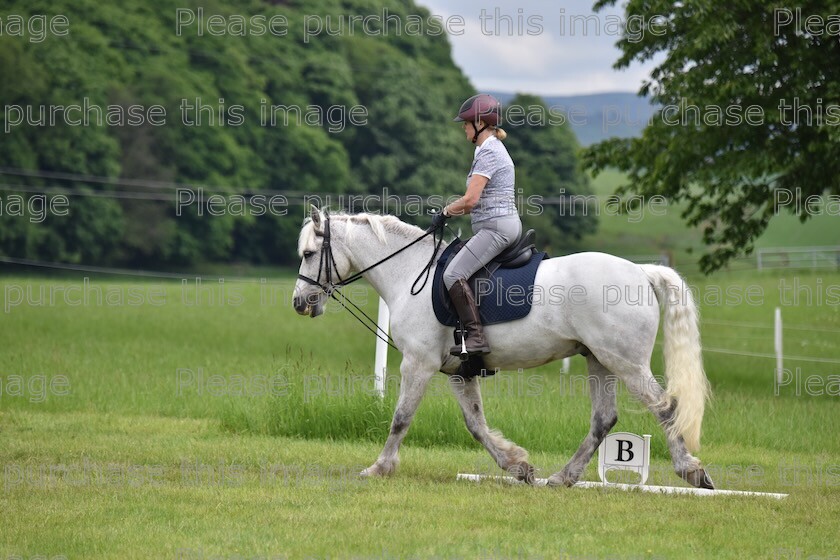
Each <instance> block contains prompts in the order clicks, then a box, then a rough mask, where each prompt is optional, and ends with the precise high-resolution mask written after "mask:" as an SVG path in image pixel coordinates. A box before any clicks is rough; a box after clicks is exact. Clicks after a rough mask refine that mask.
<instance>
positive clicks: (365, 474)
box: [359, 463, 394, 478]
mask: <svg viewBox="0 0 840 560" xmlns="http://www.w3.org/2000/svg"><path fill="white" fill-rule="evenodd" d="M392 472H394V467H391V468H386V467H383V466H382V465H380V464H379V463H374V464H372V465H371V466H369V467H368V468H366V469H365V470H363V471H362V472H360V473H359V476H360V477H362V478H374V477H385V476H388V475H389V474H391V473H392Z"/></svg>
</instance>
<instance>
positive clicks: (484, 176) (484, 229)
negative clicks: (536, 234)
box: [433, 94, 522, 356]
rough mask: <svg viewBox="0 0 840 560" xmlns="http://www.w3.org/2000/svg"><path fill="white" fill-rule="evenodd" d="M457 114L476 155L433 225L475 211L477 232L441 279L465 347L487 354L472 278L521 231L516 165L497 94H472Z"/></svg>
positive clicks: (454, 349)
mask: <svg viewBox="0 0 840 560" xmlns="http://www.w3.org/2000/svg"><path fill="white" fill-rule="evenodd" d="M454 120H455V121H456V122H463V123H464V132H465V134H466V137H467V140H470V141H471V142H472V143H473V144H475V145H476V148H475V156H474V159H473V162H472V167H471V168H470V172H469V174H468V175H467V192H466V194H464V196H462V197H461V198H459V199H458V200H456V201H455V202H452V203H451V204H448V205H447V206H446V207H444V209H443V210H442V211H441V212H440V213H439V214H437V215H436V216H435V218H434V221H433V225H435V226H438V225H442V224H443V222H445V220H446V219H447V218H449V217H451V216H461V215H463V214H470V215H471V221H472V230H473V236H472V237H471V238H470V239H469V240H468V241H467V243H466V245H465V246H464V247H463V248H462V249H461V250H460V251H459V252H458V253H457V254H456V255H455V257H453V258H452V260H451V261H450V263H449V265H448V266H447V268H446V271H445V272H444V274H443V282H444V284H445V285H446V289H447V290H448V291H449V296H450V297H451V298H452V303H453V305H454V306H455V309H456V311H457V313H458V318H459V319H460V321H461V328H462V330H463V331H464V332H465V333H466V348H467V352H468V353H469V354H489V353H490V347H489V345H488V344H487V340H486V339H485V337H484V330H483V328H482V325H481V319H480V317H479V314H478V307H477V306H476V302H475V296H474V294H473V292H472V289H471V288H470V285H469V283H468V280H469V279H470V277H471V276H472V275H473V274H475V273H476V272H477V271H478V270H479V269H480V268H481V267H483V266H485V265H486V264H488V263H489V262H490V261H492V260H493V258H494V257H496V256H497V255H498V254H499V253H501V252H502V251H503V250H505V249H506V248H508V247H509V246H511V245H512V244H514V243H515V242H516V241H517V240H518V239H519V236H520V234H521V233H522V222H521V221H520V219H519V213H518V212H517V210H516V200H515V194H514V166H513V160H511V158H510V155H509V154H508V151H507V149H506V148H505V146H504V144H502V140H504V139H505V137H506V136H507V133H505V131H504V130H502V129H501V128H499V124H500V123H501V107H500V104H499V102H498V101H497V100H496V99H495V98H494V97H493V96H491V95H487V94H479V95H474V96H472V97H470V98H469V99H467V100H466V101H464V103H463V104H462V105H461V109H460V111H458V116H457V117H455V119H454ZM450 353H451V354H452V355H453V356H457V355H459V354H460V353H461V346H460V345H456V346H453V347H452V349H451V350H450Z"/></svg>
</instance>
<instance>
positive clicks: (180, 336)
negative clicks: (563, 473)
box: [0, 271, 840, 559]
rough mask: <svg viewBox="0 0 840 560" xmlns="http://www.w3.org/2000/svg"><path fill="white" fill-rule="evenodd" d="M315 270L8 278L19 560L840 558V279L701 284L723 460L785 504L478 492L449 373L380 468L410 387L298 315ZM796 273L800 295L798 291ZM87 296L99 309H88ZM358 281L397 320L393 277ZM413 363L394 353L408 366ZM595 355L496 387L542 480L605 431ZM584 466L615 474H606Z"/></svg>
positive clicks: (346, 323) (6, 406) (6, 425)
mask: <svg viewBox="0 0 840 560" xmlns="http://www.w3.org/2000/svg"><path fill="white" fill-rule="evenodd" d="M292 278H293V276H292V275H291V274H289V275H287V276H275V277H273V278H272V279H271V280H270V281H267V282H265V283H258V282H251V283H244V282H243V283H238V282H232V281H228V282H226V283H225V285H224V291H222V288H221V287H220V285H219V284H216V283H213V282H208V281H205V282H204V284H203V285H202V286H201V287H197V286H196V285H195V283H194V282H188V283H187V284H186V285H181V284H179V283H177V282H174V281H162V282H154V281H143V282H138V281H133V280H131V281H128V280H124V281H115V280H113V279H112V278H104V277H92V278H90V279H89V281H88V283H87V284H84V283H83V282H82V280H80V279H79V278H77V277H61V278H49V279H47V278H33V277H6V278H4V279H3V296H4V299H3V307H4V315H5V317H4V318H3V321H2V327H0V331H2V337H3V341H4V345H3V348H2V350H0V364H2V371H0V374H1V375H2V378H0V379H2V383H3V387H2V389H3V393H2V395H0V434H2V436H0V437H2V442H3V445H2V448H1V449H0V462H2V463H3V469H4V470H3V476H4V478H3V491H2V493H1V494H0V506H2V507H0V511H2V514H0V515H2V518H0V524H2V527H3V530H2V538H0V558H8V557H16V556H21V557H24V558H32V557H36V556H37V555H44V556H46V557H50V558H51V557H55V556H59V555H64V556H66V557H67V558H80V557H88V556H93V557H109V558H140V557H148V556H154V557H158V558H160V557H163V558H168V557H174V558H202V559H203V558H211V557H212V558H253V557H290V558H299V557H319V558H324V557H376V558H391V557H412V556H414V557H429V556H437V557H464V558H503V557H504V558H519V557H534V556H536V557H545V558H564V557H566V558H578V557H587V558H590V557H595V558H602V557H616V556H618V557H640V558H672V557H680V558H683V557H701V558H702V557H706V558H721V557H724V558H744V557H779V558H792V557H795V556H793V555H794V554H796V553H797V551H798V553H800V554H801V555H802V556H801V557H803V558H804V557H807V556H817V557H820V558H825V557H829V556H830V555H837V554H838V552H840V534H838V532H837V527H836V523H837V519H838V518H840V517H838V516H840V500H838V498H840V438H838V437H837V432H838V428H840V417H839V416H838V412H840V409H838V401H840V396H838V395H837V391H838V388H837V384H836V383H835V385H834V386H833V387H834V388H832V385H831V383H832V380H833V379H834V377H832V376H837V375H838V374H840V364H837V363H836V361H837V360H838V359H840V352H838V345H837V342H836V341H837V337H838V334H840V306H838V305H837V303H836V302H835V303H833V304H832V303H831V302H830V301H829V298H830V297H831V295H832V294H835V292H834V291H832V290H840V273H837V272H807V271H802V272H796V273H794V272H786V273H780V272H763V273H758V272H756V271H752V272H747V271H738V272H730V273H720V274H718V275H715V276H713V277H711V278H697V277H690V282H691V284H692V286H693V287H694V289H695V290H696V293H697V295H698V296H699V300H700V302H701V312H702V316H703V321H704V322H703V330H702V334H703V339H704V344H705V346H706V348H707V349H708V350H707V352H706V353H705V363H706V369H707V372H708V375H709V378H710V380H711V382H712V385H713V388H714V400H713V403H712V406H711V408H710V410H709V412H708V414H707V416H706V421H705V424H704V430H705V432H704V449H703V450H702V451H701V452H700V454H699V456H700V457H701V458H702V459H703V460H704V461H705V463H706V464H707V465H709V469H710V471H711V473H712V474H713V476H714V477H715V478H716V482H717V484H718V486H719V487H721V488H734V489H744V490H764V491H776V492H787V493H790V497H789V498H788V499H786V500H784V501H781V502H777V501H775V500H768V499H754V498H753V499H749V498H732V497H726V498H724V497H716V498H712V499H702V498H696V497H673V496H654V495H639V494H624V493H616V492H602V491H596V490H588V491H587V490H578V489H573V490H557V489H546V488H522V487H516V488H512V487H506V486H500V485H497V484H494V483H484V484H482V485H479V486H475V485H473V484H471V483H465V482H456V481H455V480H454V477H455V473H456V472H458V471H461V472H476V471H477V472H488V473H494V474H495V473H497V472H498V469H496V468H495V467H494V465H492V464H491V461H490V458H489V456H488V455H487V454H486V452H485V451H484V450H483V449H482V448H481V447H480V446H479V445H478V444H477V443H475V442H474V441H473V440H472V439H471V437H470V436H469V434H468V433H467V431H466V429H465V428H464V426H463V421H462V419H461V416H460V411H459V410H458V407H457V404H456V402H455V399H454V398H453V397H451V396H450V394H449V389H448V387H447V385H446V383H445V380H444V379H443V378H442V376H441V378H440V379H436V380H434V382H433V384H432V386H431V387H430V389H429V393H428V395H427V398H426V400H425V401H424V402H423V404H422V405H421V407H420V410H419V412H418V416H417V418H416V420H415V423H414V424H413V425H412V428H411V430H410V432H409V435H408V437H407V439H406V444H405V445H404V447H403V452H402V454H401V457H402V464H401V467H400V469H399V470H398V472H397V474H396V475H395V476H394V477H392V478H390V479H387V480H373V481H367V480H364V481H363V480H359V479H357V478H356V476H355V474H356V472H357V471H358V470H360V469H361V468H363V467H365V466H367V465H369V464H370V463H372V462H373V460H374V459H375V458H376V456H377V454H378V453H379V451H380V449H381V445H382V443H383V442H384V439H385V434H386V433H387V429H388V423H389V421H390V416H391V413H392V410H393V406H394V402H395V395H396V390H397V380H396V377H395V376H393V377H390V378H389V383H388V394H387V396H386V398H385V399H384V400H382V401H380V400H379V399H378V398H377V397H375V396H374V395H373V391H372V386H371V379H372V375H371V371H370V370H371V368H372V361H373V360H372V357H373V343H374V339H373V337H372V336H371V335H370V333H368V332H367V331H366V330H364V329H362V328H361V327H360V326H359V325H357V324H356V323H355V321H354V320H353V319H352V318H351V317H349V316H348V315H346V314H344V313H343V312H342V311H340V309H339V308H337V307H335V306H332V307H330V308H328V313H327V314H326V315H325V316H324V317H321V318H319V319H317V320H310V319H308V318H301V317H298V316H297V315H295V314H294V312H293V310H292V309H291V306H290V303H289V299H290V294H291V287H292V285H293V280H292ZM783 282H784V283H783ZM794 282H796V284H795V285H796V287H797V290H798V291H796V292H795V294H796V297H794V292H793V291H792V289H791V290H786V289H784V288H785V286H793V285H794ZM74 286H75V287H78V288H80V289H85V290H87V291H88V294H89V297H90V298H91V302H89V304H88V305H80V306H72V305H67V304H66V303H64V300H63V295H62V294H64V293H67V292H66V290H67V289H68V288H72V287H74ZM780 287H781V288H782V291H783V292H784V293H782V294H780ZM833 287H835V288H833ZM748 288H749V292H750V297H751V298H752V299H751V301H746V300H745V298H744V295H745V294H746V293H747V289H748ZM72 293H74V294H78V293H80V292H78V291H77V292H72ZM98 293H101V294H102V297H103V300H102V303H101V304H100V303H98V302H97V301H96V297H97V295H96V294H98ZM50 294H52V296H53V301H52V302H51V301H50V299H49V297H50ZM739 294H740V296H739ZM836 294H838V295H840V292H836ZM354 295H355V299H357V300H359V301H361V302H366V307H367V309H368V310H369V311H370V312H374V311H375V309H376V297H375V294H373V292H372V291H369V290H368V289H367V288H365V287H361V288H359V289H358V291H357V292H356V293H355V294H354ZM782 296H784V298H783V299H782ZM739 297H740V301H739ZM131 298H134V300H136V301H134V303H137V305H130V304H129V303H130V302H131V301H133V300H132V299H131ZM809 298H810V299H809ZM835 299H836V298H835ZM832 301H833V300H832ZM776 306H781V307H782V310H783V316H784V319H785V325H786V331H785V353H786V354H787V355H790V356H799V357H800V358H815V359H820V360H826V361H824V362H813V361H806V360H802V359H800V360H794V359H791V358H788V360H787V361H786V363H785V367H786V368H790V369H791V371H795V369H796V368H799V370H800V373H801V377H802V379H803V381H802V382H801V383H800V384H799V386H797V385H796V384H794V383H791V384H789V385H786V386H783V387H779V388H775V387H774V383H773V367H774V361H773V360H772V359H769V358H767V357H764V355H770V354H772V348H773V331H772V328H770V327H771V326H772V316H773V309H774V308H775V307H776ZM335 333H341V336H338V337H336V336H335ZM724 352H727V353H724ZM729 352H736V354H732V353H729ZM739 354H759V356H756V355H739ZM398 360H399V357H398V356H397V355H395V353H393V352H392V353H391V356H390V360H389V368H390V371H397V365H398ZM832 360H833V361H834V363H832V362H831V361H832ZM583 367H584V364H583V361H582V360H581V359H579V358H575V359H573V360H572V368H571V371H570V372H569V373H566V374H561V373H560V372H559V366H558V364H550V365H547V366H543V367H541V368H536V369H533V370H528V371H525V372H519V373H517V372H502V373H500V374H499V375H497V376H496V378H491V379H487V380H484V381H482V383H483V391H484V395H485V405H486V410H487V415H488V420H489V422H490V424H491V426H493V427H496V428H499V429H501V430H502V431H503V432H504V433H505V434H506V435H507V436H509V437H510V438H511V439H513V440H514V441H516V442H517V443H519V444H521V445H523V446H524V447H525V448H527V449H528V450H529V451H530V452H531V456H532V462H533V463H534V464H535V466H537V467H538V468H539V469H540V474H541V475H548V474H550V473H552V472H554V471H556V470H559V469H560V468H561V467H562V465H563V464H564V463H565V461H567V460H568V458H569V457H570V456H571V454H572V453H573V452H574V451H575V449H576V448H577V446H578V444H579V442H580V440H581V439H582V437H583V436H584V435H585V433H586V431H587V429H588V411H589V399H588V395H587V391H586V390H585V389H584V388H583V383H582V381H583V375H584V369H583ZM654 371H655V372H656V373H660V372H661V360H660V357H659V356H658V353H657V355H655V360H654ZM62 376H63V377H62ZM806 379H807V380H809V381H808V383H810V385H809V388H808V389H806V387H805V381H804V380H806ZM16 383H17V384H16ZM21 383H22V385H21ZM50 384H52V385H50ZM776 389H778V390H776ZM819 389H821V392H822V394H815V393H818V392H820V391H819ZM832 391H833V392H832ZM776 392H778V395H776V394H775V393H776ZM65 393H66V394H65ZM619 410H620V413H619V416H620V418H619V424H618V425H617V426H616V428H615V430H626V431H631V432H636V433H650V434H652V435H653V445H652V461H653V467H654V469H653V470H654V472H653V475H652V482H653V483H661V484H668V485H678V484H681V481H679V479H678V478H677V477H676V476H675V475H674V474H673V473H672V472H671V470H670V466H669V460H668V456H667V451H666V448H665V444H664V437H663V436H662V433H661V431H660V430H659V429H658V427H657V426H656V425H655V423H654V422H653V419H652V418H651V416H650V415H649V414H648V413H647V412H646V411H644V410H643V409H642V407H641V406H640V405H639V404H638V403H636V402H634V401H632V400H631V399H629V398H627V395H625V394H622V395H620V409H619ZM584 478H586V479H589V480H595V479H597V475H596V473H595V469H594V464H593V465H590V468H589V470H588V471H587V473H586V475H585V477H584Z"/></svg>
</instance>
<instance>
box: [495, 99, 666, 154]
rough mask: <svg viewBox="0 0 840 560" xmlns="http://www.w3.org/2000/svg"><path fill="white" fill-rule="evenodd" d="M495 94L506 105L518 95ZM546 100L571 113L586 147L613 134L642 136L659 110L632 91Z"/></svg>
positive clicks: (549, 104) (571, 120)
mask: <svg viewBox="0 0 840 560" xmlns="http://www.w3.org/2000/svg"><path fill="white" fill-rule="evenodd" d="M491 93H492V94H493V95H494V96H496V97H497V98H498V99H499V101H501V102H502V104H503V105H504V104H506V103H507V102H508V101H510V100H511V99H513V96H514V95H515V94H513V93H505V92H491ZM543 100H544V101H545V102H546V104H547V105H548V106H549V107H554V108H557V109H562V110H563V111H564V112H565V113H567V114H569V115H571V116H570V122H571V125H572V129H573V130H574V131H575V134H576V135H577V138H578V141H579V142H580V143H581V145H583V146H588V145H590V144H594V143H596V142H600V141H601V140H605V139H607V138H611V137H613V136H619V137H621V138H629V137H633V136H638V135H639V134H641V131H642V129H643V128H644V127H645V125H646V124H647V122H648V121H649V120H650V118H651V116H652V115H653V113H654V111H655V110H656V108H655V107H654V106H653V105H651V104H650V101H648V100H647V99H645V98H644V97H639V96H638V95H636V94H635V93H630V92H614V93H597V94H592V95H569V96H560V95H557V96H543Z"/></svg>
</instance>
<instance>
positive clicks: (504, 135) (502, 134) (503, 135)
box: [495, 126, 507, 140]
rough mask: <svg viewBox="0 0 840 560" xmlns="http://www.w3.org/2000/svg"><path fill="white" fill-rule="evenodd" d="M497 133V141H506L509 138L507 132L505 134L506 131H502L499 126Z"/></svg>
mask: <svg viewBox="0 0 840 560" xmlns="http://www.w3.org/2000/svg"><path fill="white" fill-rule="evenodd" d="M495 132H496V138H497V139H499V140H504V139H505V138H507V132H505V131H504V130H502V129H501V128H499V127H498V126H497V127H496V129H495Z"/></svg>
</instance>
